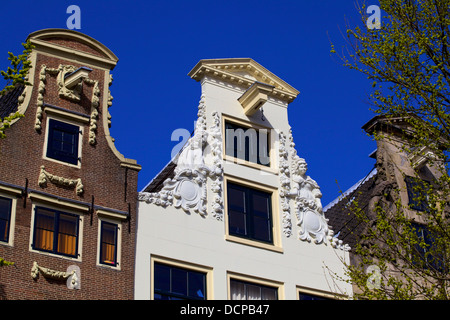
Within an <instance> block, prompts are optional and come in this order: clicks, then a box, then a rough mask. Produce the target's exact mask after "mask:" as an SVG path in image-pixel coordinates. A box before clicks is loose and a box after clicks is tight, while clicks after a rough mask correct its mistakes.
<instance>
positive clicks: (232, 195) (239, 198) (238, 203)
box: [228, 186, 245, 212]
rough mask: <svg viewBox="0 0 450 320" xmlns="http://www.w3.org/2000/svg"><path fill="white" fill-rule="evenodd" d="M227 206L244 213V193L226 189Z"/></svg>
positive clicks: (230, 188) (234, 189)
mask: <svg viewBox="0 0 450 320" xmlns="http://www.w3.org/2000/svg"><path fill="white" fill-rule="evenodd" d="M228 206H229V207H230V208H232V209H233V210H239V211H241V212H245V191H244V190H239V189H236V188H233V187H232V186H230V187H229V188H228Z"/></svg>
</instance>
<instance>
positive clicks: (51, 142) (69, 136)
mask: <svg viewBox="0 0 450 320" xmlns="http://www.w3.org/2000/svg"><path fill="white" fill-rule="evenodd" d="M79 135H80V128H79V127H78V126H76V125H72V124H69V123H65V122H61V121H57V120H54V119H49V122H48V141H47V153H46V156H47V157H48V158H52V159H55V160H59V161H63V162H66V163H70V164H73V165H77V164H78V159H79V155H78V143H79Z"/></svg>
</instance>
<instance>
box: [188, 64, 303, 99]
mask: <svg viewBox="0 0 450 320" xmlns="http://www.w3.org/2000/svg"><path fill="white" fill-rule="evenodd" d="M245 74H247V76H245ZM188 75H189V76H190V77H191V78H192V79H194V80H196V81H200V80H201V79H202V78H203V77H205V76H210V77H215V78H218V79H221V80H222V81H226V82H230V83H234V84H237V85H240V86H243V87H247V88H249V87H250V86H252V85H253V84H254V83H255V82H260V83H264V84H267V85H270V86H272V87H273V89H272V91H271V92H270V95H271V96H272V97H275V98H278V99H281V100H284V101H287V102H288V103H290V102H292V101H294V99H295V98H296V97H297V95H298V94H299V93H300V92H299V91H298V90H297V89H295V88H294V87H292V86H291V85H289V84H288V83H286V82H285V81H284V80H282V79H281V78H279V77H277V76H276V75H275V74H273V73H272V72H270V71H269V70H267V69H266V68H264V67H263V66H261V65H260V64H259V63H257V62H256V61H254V60H252V59H250V58H232V59H204V60H200V61H199V62H198V63H197V65H196V66H195V67H194V68H193V69H192V70H191V71H190V72H189V73H188Z"/></svg>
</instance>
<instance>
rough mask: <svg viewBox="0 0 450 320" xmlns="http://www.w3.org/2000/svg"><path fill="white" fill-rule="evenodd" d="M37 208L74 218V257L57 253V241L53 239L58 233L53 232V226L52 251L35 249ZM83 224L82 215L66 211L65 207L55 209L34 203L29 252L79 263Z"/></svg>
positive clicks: (44, 204) (45, 204) (54, 207)
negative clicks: (75, 226) (75, 227)
mask: <svg viewBox="0 0 450 320" xmlns="http://www.w3.org/2000/svg"><path fill="white" fill-rule="evenodd" d="M38 208H42V209H44V210H48V211H53V212H54V213H58V214H61V213H62V214H64V215H67V216H70V217H75V218H76V221H77V234H76V239H75V246H76V248H75V254H74V255H69V254H65V253H59V252H58V249H57V244H58V241H55V238H57V234H58V233H56V232H55V229H56V227H55V225H54V227H53V248H52V250H45V249H39V248H36V245H35V239H36V213H37V209H38ZM83 222H84V218H83V215H82V214H80V213H78V212H75V211H72V210H67V208H66V207H56V206H52V205H49V204H47V203H36V204H34V203H33V207H32V217H31V232H30V251H32V252H37V253H41V254H46V255H50V256H54V257H59V258H65V259H69V260H75V261H81V259H82V253H81V248H82V236H83ZM55 248H56V249H55Z"/></svg>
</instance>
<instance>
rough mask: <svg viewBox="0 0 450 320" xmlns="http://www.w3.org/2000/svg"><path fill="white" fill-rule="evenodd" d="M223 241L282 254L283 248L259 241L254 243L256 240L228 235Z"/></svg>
mask: <svg viewBox="0 0 450 320" xmlns="http://www.w3.org/2000/svg"><path fill="white" fill-rule="evenodd" d="M225 240H226V241H230V242H234V243H239V244H243V245H247V246H250V247H255V248H259V249H265V250H269V251H274V252H278V253H283V252H284V250H283V248H282V247H281V246H279V245H277V244H270V243H264V242H259V241H256V240H251V239H245V238H240V237H236V236H232V235H229V234H226V235H225Z"/></svg>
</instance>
